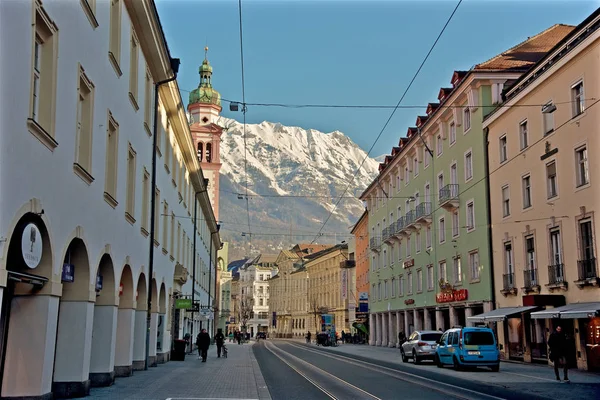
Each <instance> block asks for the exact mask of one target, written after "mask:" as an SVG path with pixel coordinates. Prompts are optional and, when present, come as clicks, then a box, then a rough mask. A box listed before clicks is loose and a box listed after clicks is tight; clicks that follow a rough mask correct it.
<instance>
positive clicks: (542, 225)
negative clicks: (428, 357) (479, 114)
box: [472, 10, 600, 369]
mask: <svg viewBox="0 0 600 400" xmlns="http://www.w3.org/2000/svg"><path fill="white" fill-rule="evenodd" d="M599 22H600V10H599V11H596V12H595V13H594V14H592V15H591V16H590V17H589V18H587V19H586V20H585V21H583V22H582V23H581V24H580V25H579V26H577V27H576V28H575V29H574V30H572V31H571V33H570V34H568V35H567V36H566V37H565V38H564V39H563V40H562V41H561V42H560V43H558V44H557V45H556V46H555V47H554V48H552V49H551V50H550V51H549V52H548V53H547V55H546V56H545V57H544V58H542V59H541V60H540V61H539V62H538V63H537V64H535V65H534V66H533V67H532V68H531V69H530V70H529V72H527V73H526V74H524V75H523V76H522V77H521V78H520V79H518V80H517V81H516V82H514V83H513V84H512V85H511V87H509V88H507V89H505V91H504V93H505V101H504V103H503V104H502V106H501V107H498V108H497V109H496V110H495V111H493V112H491V113H490V114H489V115H488V116H487V117H486V118H485V120H484V127H485V129H486V130H487V140H488V143H489V144H488V153H489V155H488V163H489V170H490V175H489V179H490V185H489V186H490V194H489V196H490V213H491V222H492V225H493V239H492V240H493V247H494V249H495V251H494V252H493V254H494V259H493V261H494V282H495V287H494V292H495V297H496V302H497V304H496V305H497V307H498V309H497V310H494V311H492V312H491V313H484V314H482V315H478V316H474V317H472V319H473V320H477V322H493V321H497V322H498V335H499V342H500V344H501V346H502V347H501V349H502V353H503V356H504V357H505V358H507V359H508V358H510V359H520V360H524V361H526V362H532V361H535V360H540V361H547V357H548V354H547V345H546V343H547V338H548V334H549V333H550V332H551V331H552V330H553V329H554V328H556V326H558V325H560V326H561V327H562V328H563V331H564V332H566V333H567V336H568V338H569V340H570V342H571V349H570V355H569V363H570V364H571V366H573V367H574V366H577V367H578V368H581V369H598V368H600V351H599V350H597V349H598V344H600V318H599V315H600V302H599V301H600V290H599V286H600V278H599V275H598V266H597V257H596V254H597V249H596V235H595V232H596V230H595V211H596V206H600V204H598V203H597V201H600V200H599V199H598V198H596V189H597V188H595V185H598V184H599V183H600V182H597V181H596V175H595V173H596V171H598V170H599V169H598V167H599V162H598V161H597V159H595V158H593V157H591V158H589V156H588V155H589V154H590V151H591V154H595V149H596V147H597V146H599V147H600V141H599V139H598V137H599V135H597V134H596V133H599V126H600V118H599V117H598V110H600V107H596V104H597V103H598V101H600V100H597V99H598V98H599V97H600V92H599V87H600V86H599V83H600V82H599V75H598V71H599V68H600V65H599V61H598V60H599V59H600V25H599ZM525 105H528V106H525ZM529 105H538V106H529ZM492 314H493V315H492Z"/></svg>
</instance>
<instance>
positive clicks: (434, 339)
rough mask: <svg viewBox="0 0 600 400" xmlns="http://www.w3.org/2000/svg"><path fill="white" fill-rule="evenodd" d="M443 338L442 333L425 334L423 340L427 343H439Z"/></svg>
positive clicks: (422, 336)
mask: <svg viewBox="0 0 600 400" xmlns="http://www.w3.org/2000/svg"><path fill="white" fill-rule="evenodd" d="M441 337H442V333H441V332H440V333H424V334H422V335H421V340H423V341H425V342H437V341H438V340H440V338H441Z"/></svg>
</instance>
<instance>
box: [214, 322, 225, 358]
mask: <svg viewBox="0 0 600 400" xmlns="http://www.w3.org/2000/svg"><path fill="white" fill-rule="evenodd" d="M215 343H216V344H217V358H221V349H222V348H223V344H225V335H223V329H221V328H219V329H217V334H216V335H215Z"/></svg>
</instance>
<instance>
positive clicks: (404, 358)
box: [400, 349, 408, 362]
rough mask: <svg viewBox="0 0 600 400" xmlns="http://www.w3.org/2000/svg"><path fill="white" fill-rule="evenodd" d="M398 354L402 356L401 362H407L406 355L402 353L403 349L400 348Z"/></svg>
mask: <svg viewBox="0 0 600 400" xmlns="http://www.w3.org/2000/svg"><path fill="white" fill-rule="evenodd" d="M400 355H401V356H402V362H408V357H406V354H404V350H403V349H400Z"/></svg>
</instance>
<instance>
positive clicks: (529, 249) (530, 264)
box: [525, 235, 536, 271]
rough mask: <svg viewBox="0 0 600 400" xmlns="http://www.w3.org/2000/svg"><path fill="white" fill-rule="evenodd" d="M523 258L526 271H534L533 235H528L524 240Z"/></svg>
mask: <svg viewBox="0 0 600 400" xmlns="http://www.w3.org/2000/svg"><path fill="white" fill-rule="evenodd" d="M525 252H526V255H525V258H526V262H527V265H525V269H526V270H529V271H531V270H534V269H536V265H535V239H534V236H533V235H529V236H527V237H526V238H525Z"/></svg>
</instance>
